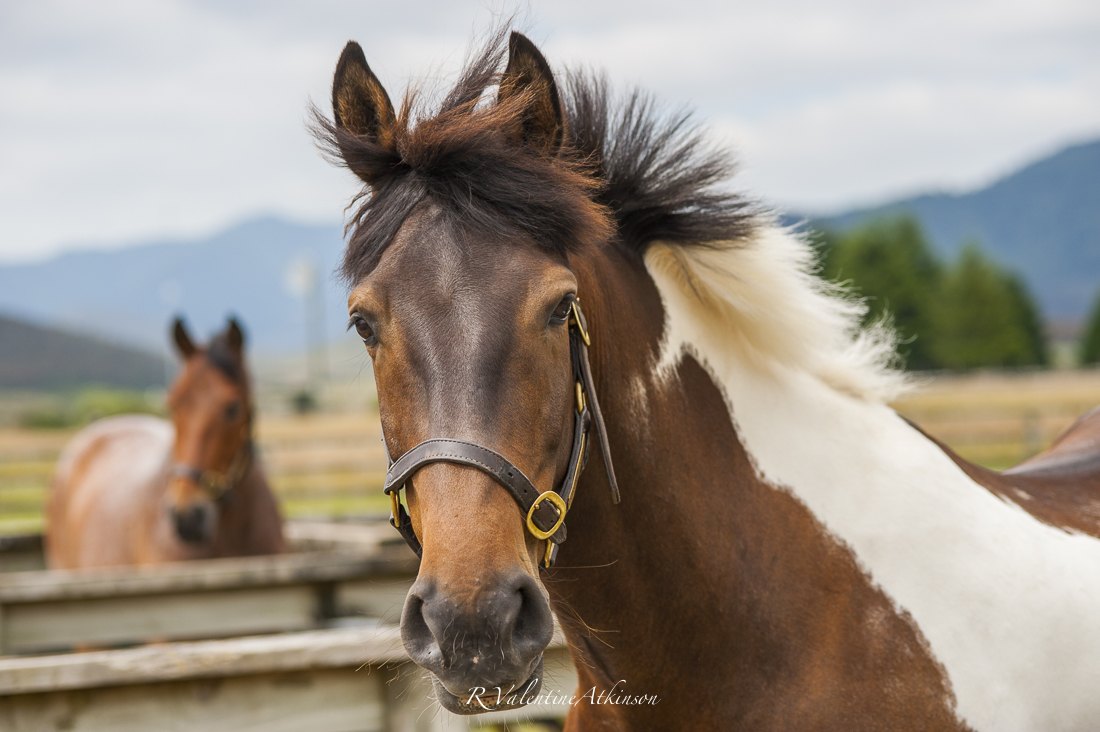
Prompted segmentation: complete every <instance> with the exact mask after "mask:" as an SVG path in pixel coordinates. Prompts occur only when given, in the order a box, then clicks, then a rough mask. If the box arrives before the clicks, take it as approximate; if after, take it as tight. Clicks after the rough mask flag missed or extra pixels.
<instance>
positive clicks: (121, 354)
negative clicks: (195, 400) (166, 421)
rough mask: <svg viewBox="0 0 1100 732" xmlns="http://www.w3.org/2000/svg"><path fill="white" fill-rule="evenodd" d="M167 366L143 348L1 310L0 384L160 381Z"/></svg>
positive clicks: (138, 385) (142, 384)
mask: <svg viewBox="0 0 1100 732" xmlns="http://www.w3.org/2000/svg"><path fill="white" fill-rule="evenodd" d="M166 369H167V365H166V363H165V362H164V361H163V360H162V359H160V358H159V357H157V356H153V355H150V354H149V353H146V352H145V351H143V350H139V349H136V348H130V347H127V346H122V345H119V344H116V343H111V342H110V341H106V340H103V339H101V338H96V337H92V336H87V335H84V334H82V333H74V332H68V331H63V330H59V329H57V328H48V327H45V326H41V325H37V324H35V323H31V322H27V321H24V320H14V319H12V318H7V317H4V316H2V315H0V388H5V389H64V388H69V387H76V386H82V387H83V386H88V385H92V384H94V385H96V386H108V387H116V388H127V389H147V388H150V387H161V386H163V385H164V380H165V374H166Z"/></svg>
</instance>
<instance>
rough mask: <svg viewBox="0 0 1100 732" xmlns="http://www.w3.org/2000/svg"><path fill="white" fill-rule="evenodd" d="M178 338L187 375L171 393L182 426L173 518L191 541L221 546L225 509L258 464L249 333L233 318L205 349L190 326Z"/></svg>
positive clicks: (177, 327)
mask: <svg viewBox="0 0 1100 732" xmlns="http://www.w3.org/2000/svg"><path fill="white" fill-rule="evenodd" d="M172 337H173V340H174V341H175V344H176V349H177V350H178V352H179V355H180V357H181V358H182V359H183V368H182V369H181V370H180V374H179V376H178V377H177V378H176V381H175V382H174V383H173V384H172V388H171V390H170V391H169V393H168V408H169V410H170V412H171V417H172V424H173V426H174V427H175V441H174V443H173V445H172V471H171V482H170V486H169V492H168V500H169V509H168V510H169V512H170V514H171V517H172V522H173V525H174V528H175V531H176V534H177V535H178V536H179V538H180V539H182V540H183V541H185V542H189V543H193V544H201V543H206V542H209V541H211V540H212V539H213V537H214V535H215V532H216V529H217V526H218V519H219V513H220V511H219V507H220V506H221V504H222V503H223V502H224V501H226V500H232V497H233V496H232V491H233V488H234V487H235V486H236V485H237V483H239V482H240V481H241V480H242V479H243V478H244V477H245V474H246V473H247V472H248V470H249V468H250V466H251V461H252V442H251V441H252V397H251V393H250V389H249V381H248V374H247V371H246V369H245V360H244V333H243V331H242V330H241V326H240V325H239V324H238V323H237V321H236V320H235V319H232V318H230V319H229V322H228V325H227V326H226V328H225V330H224V331H222V332H221V333H219V334H218V335H216V336H215V337H214V338H213V339H211V341H210V342H209V343H208V344H207V345H206V346H205V347H200V346H197V345H196V344H195V342H194V340H193V339H192V338H191V335H190V334H189V333H188V331H187V327H186V326H185V325H184V323H183V321H182V320H180V319H178V318H177V319H176V321H175V322H174V323H173V325H172Z"/></svg>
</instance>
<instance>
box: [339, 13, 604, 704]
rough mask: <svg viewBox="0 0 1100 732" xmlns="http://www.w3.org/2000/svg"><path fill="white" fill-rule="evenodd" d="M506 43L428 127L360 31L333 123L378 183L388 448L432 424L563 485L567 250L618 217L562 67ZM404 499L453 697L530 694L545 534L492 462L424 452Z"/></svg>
mask: <svg viewBox="0 0 1100 732" xmlns="http://www.w3.org/2000/svg"><path fill="white" fill-rule="evenodd" d="M502 56H503V53H502V52H501V51H497V50H494V49H493V48H490V50H488V51H486V52H485V54H484V55H483V56H482V57H481V58H479V59H477V60H475V61H474V62H473V63H472V64H471V66H470V67H469V68H468V69H467V70H466V72H465V74H464V76H463V79H462V80H461V81H460V82H459V85H458V87H457V88H456V89H455V90H454V91H453V92H451V94H450V95H449V96H448V97H447V98H446V99H445V100H444V102H443V105H442V110H441V111H440V112H439V113H438V114H436V115H434V116H433V117H432V118H431V119H423V120H420V121H419V122H418V123H417V124H416V125H415V126H414V125H413V124H412V120H411V119H410V117H411V114H412V113H411V111H410V110H411V106H412V104H411V102H406V104H405V105H404V106H403V109H402V110H401V111H400V113H399V114H398V113H395V111H394V108H393V107H392V106H391V104H390V100H389V97H388V95H387V94H386V92H385V91H384V90H383V88H382V86H381V84H380V83H379V81H378V79H377V78H376V77H375V75H374V74H373V73H372V72H371V70H370V69H369V67H368V66H367V63H366V60H365V58H364V56H363V53H362V50H361V49H360V48H359V46H358V45H357V44H355V43H349V44H348V46H347V48H346V49H345V50H344V53H343V55H342V56H341V58H340V61H339V64H338V66H337V70H336V77H335V82H334V87H333V108H334V117H335V119H334V121H333V122H332V123H329V122H327V121H325V120H321V121H320V125H321V127H322V136H323V140H324V141H325V142H327V144H328V145H329V146H330V148H331V149H332V151H333V152H334V153H335V154H336V156H337V157H338V159H339V160H340V162H342V163H343V164H345V165H347V167H349V168H350V169H351V170H352V171H354V172H355V173H356V174H357V175H359V176H360V177H361V178H362V179H363V180H364V181H365V182H366V183H367V184H368V186H369V192H368V196H367V197H366V198H365V203H363V204H362V208H361V209H360V210H359V212H358V214H357V217H356V224H357V225H356V227H355V231H354V234H353V235H352V238H351V241H350V243H349V247H348V252H347V256H346V259H345V265H344V274H345V276H346V277H347V279H348V281H349V283H350V285H351V294H350V297H349V300H348V304H349V311H350V315H351V326H352V327H354V328H355V329H356V331H357V332H358V334H359V336H360V337H361V338H362V339H363V342H364V343H365V344H366V348H367V351H368V352H369V354H370V356H371V358H372V361H373V364H374V371H375V377H376V382H377V387H378V397H379V408H380V412H381V419H382V426H383V432H384V435H385V441H386V445H387V449H388V451H389V453H390V455H391V456H392V457H393V458H394V459H397V458H399V457H400V456H401V455H403V454H405V453H406V452H408V451H409V450H410V449H412V448H413V447H414V446H416V445H418V444H419V443H421V442H423V441H424V440H427V439H430V438H454V439H457V440H463V441H467V442H470V443H476V444H477V445H480V446H483V447H484V448H488V449H489V450H492V451H493V452H495V453H498V454H499V455H500V456H503V457H505V458H506V459H507V460H508V461H510V462H511V464H512V465H513V466H514V467H515V468H517V469H518V470H520V471H522V473H523V474H524V475H526V476H527V478H529V479H530V481H531V482H532V483H533V484H534V486H536V487H537V490H538V491H547V490H550V489H552V488H556V487H557V486H559V485H560V484H561V482H562V480H563V477H564V475H565V472H566V470H567V465H568V463H569V462H570V456H571V453H572V442H573V436H574V419H575V415H576V414H577V410H576V399H577V398H576V386H575V379H574V372H573V369H572V365H571V361H570V358H571V351H570V327H571V326H570V324H569V319H570V315H571V311H572V305H573V302H574V300H575V299H576V298H577V297H578V294H580V296H581V297H582V298H583V297H584V296H585V295H584V293H583V292H579V289H580V288H579V286H578V275H577V273H576V272H575V271H574V270H573V269H572V268H571V256H570V252H574V251H577V250H579V249H583V248H589V247H593V246H595V245H597V244H600V243H602V242H604V241H605V240H606V239H607V238H608V237H609V235H610V225H609V223H608V218H607V214H606V212H605V210H604V209H603V207H601V206H599V205H598V204H596V203H595V202H594V201H593V200H592V198H591V196H590V195H589V194H590V192H591V190H592V188H593V185H594V184H593V182H592V178H591V177H590V176H589V175H587V174H586V172H585V170H584V169H583V167H582V166H581V165H580V164H578V163H577V162H575V161H574V160H573V159H572V158H571V156H570V155H569V154H568V152H567V151H566V150H564V149H563V144H564V140H565V136H566V134H565V133H566V130H565V122H564V119H563V114H562V107H561V101H560V99H559V96H558V91H557V88H556V86H555V82H554V78H553V76H552V74H551V72H550V69H549V67H548V66H547V64H546V61H545V60H544V59H543V57H542V56H541V54H540V53H539V52H538V50H536V49H535V47H534V46H533V45H531V43H530V42H529V41H528V40H527V39H526V38H523V37H522V36H520V35H518V34H513V35H512V37H511V42H510V44H509V48H508V62H507V68H506V70H505V72H504V74H503V76H497V73H496V72H497V69H498V68H499V66H498V65H497V64H498V63H500V62H502V61H503V58H502ZM494 81H499V86H498V88H497V91H496V95H495V99H494V100H492V101H491V103H486V102H484V101H483V100H481V97H482V93H483V91H484V90H485V89H486V88H487V87H489V86H491V85H492V83H493V82H494ZM406 496H407V502H408V507H409V509H408V510H409V514H410V515H411V526H412V530H413V531H414V532H415V535H416V539H417V540H418V541H419V543H420V544H421V545H422V547H423V555H422V557H423V558H422V562H421V565H420V573H419V576H418V578H417V581H416V583H415V584H414V585H413V587H412V590H411V591H410V593H409V596H408V598H407V601H406V605H405V610H404V615H403V617H402V623H401V629H402V637H403V639H404V642H405V647H406V648H407V650H408V651H409V653H410V655H411V656H412V658H413V659H414V660H415V661H416V662H417V663H418V664H420V665H421V666H423V667H425V668H427V669H428V670H430V671H431V672H432V673H433V675H434V679H435V682H436V689H437V692H438V694H437V696H438V699H439V701H440V702H441V703H442V704H443V705H444V706H445V707H446V708H448V709H450V710H452V711H456V712H465V713H470V712H479V711H484V710H485V709H488V708H492V707H495V706H498V703H499V699H498V692H500V693H501V694H504V695H506V694H507V693H508V692H509V691H510V690H523V689H525V690H527V691H528V692H532V691H533V690H534V688H535V686H536V684H537V683H540V682H541V679H540V678H538V677H539V676H540V673H541V658H542V652H543V650H544V649H545V647H546V645H547V644H548V642H549V641H550V638H551V635H552V629H553V623H552V615H551V612H550V607H549V604H548V600H547V593H546V590H545V588H544V587H543V585H542V583H541V581H540V578H539V565H540V562H541V561H542V560H543V558H544V555H545V552H546V543H545V542H544V541H540V540H538V539H536V537H535V536H534V535H533V534H532V532H531V531H529V530H528V529H527V528H526V527H525V516H524V515H523V513H522V511H521V510H519V509H518V508H517V502H516V500H514V499H513V497H512V495H510V494H509V492H508V491H506V490H505V489H504V487H502V485H501V483H499V482H497V480H496V479H494V478H493V477H491V476H490V475H489V474H487V473H486V472H484V471H483V470H479V469H477V468H476V467H472V466H470V465H456V464H454V463H450V462H434V463H431V464H427V465H423V466H422V467H419V468H418V469H417V470H416V472H415V475H414V476H413V477H412V479H411V481H410V482H409V483H408V484H407V485H406ZM479 689H481V690H485V693H484V694H483V695H482V696H481V697H480V699H476V698H472V696H471V695H472V694H476V693H477V692H478V690H479ZM506 705H507V704H500V706H506Z"/></svg>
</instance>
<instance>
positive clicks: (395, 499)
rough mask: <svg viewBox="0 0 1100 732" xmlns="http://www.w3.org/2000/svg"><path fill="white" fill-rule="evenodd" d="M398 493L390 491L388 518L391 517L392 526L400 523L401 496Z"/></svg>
mask: <svg viewBox="0 0 1100 732" xmlns="http://www.w3.org/2000/svg"><path fill="white" fill-rule="evenodd" d="M398 493H399V491H391V492H390V518H392V519H393V525H394V526H397V525H398V524H399V523H401V497H400V496H398V495H397V494H398Z"/></svg>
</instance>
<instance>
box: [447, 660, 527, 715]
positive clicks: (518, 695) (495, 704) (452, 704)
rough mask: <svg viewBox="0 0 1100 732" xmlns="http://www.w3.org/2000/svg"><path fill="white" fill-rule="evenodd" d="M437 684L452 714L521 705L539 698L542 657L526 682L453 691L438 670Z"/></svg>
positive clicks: (478, 712)
mask: <svg viewBox="0 0 1100 732" xmlns="http://www.w3.org/2000/svg"><path fill="white" fill-rule="evenodd" d="M431 677H432V685H433V686H434V687H435V698H436V700H437V701H438V702H439V704H440V705H441V706H442V707H443V708H444V709H446V710H447V711H448V712H451V713H452V714H486V713H487V712H500V711H504V710H506V709H517V708H519V707H522V706H526V705H527V704H530V703H531V702H533V701H534V700H535V697H537V696H538V693H539V690H540V689H542V657H541V656H540V657H539V659H538V662H537V663H536V664H535V670H534V671H533V672H532V673H531V675H530V677H528V679H527V681H525V682H523V683H522V684H514V685H513V686H511V687H510V688H505V687H498V686H494V687H490V688H483V687H480V686H479V687H474V688H472V689H470V690H469V692H467V693H466V694H464V695H461V696H460V695H457V694H454V693H452V692H451V691H450V690H449V689H447V687H446V686H444V685H443V682H442V681H440V680H439V678H438V677H437V676H435V674H432V675H431Z"/></svg>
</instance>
